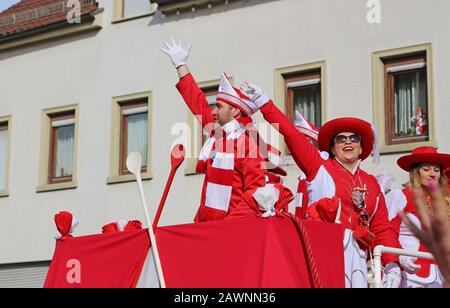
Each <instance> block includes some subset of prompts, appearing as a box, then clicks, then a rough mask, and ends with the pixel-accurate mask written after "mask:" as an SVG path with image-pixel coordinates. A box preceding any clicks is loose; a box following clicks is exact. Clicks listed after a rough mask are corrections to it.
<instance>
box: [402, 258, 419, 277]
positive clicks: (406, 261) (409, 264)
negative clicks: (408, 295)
mask: <svg viewBox="0 0 450 308" xmlns="http://www.w3.org/2000/svg"><path fill="white" fill-rule="evenodd" d="M398 259H399V261H400V265H401V266H402V268H403V269H404V270H405V272H407V273H408V274H415V273H417V272H418V271H419V270H420V265H418V264H416V263H414V261H416V260H417V258H414V257H407V256H399V257H398Z"/></svg>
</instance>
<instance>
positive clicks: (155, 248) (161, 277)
mask: <svg viewBox="0 0 450 308" xmlns="http://www.w3.org/2000/svg"><path fill="white" fill-rule="evenodd" d="M136 179H137V182H138V185H139V193H140V195H141V200H142V205H143V207H144V213H145V219H146V220H147V226H148V235H149V236H150V241H151V248H153V254H154V256H155V264H156V269H157V271H158V277H159V282H160V284H161V288H164V289H165V288H166V281H165V280H164V274H163V271H162V266H161V260H160V258H159V252H158V246H157V244H156V237H155V233H154V232H153V227H152V226H153V223H152V220H151V218H150V214H149V213H148V208H147V201H145V195H144V188H143V186H142V179H141V175H140V173H137V174H136Z"/></svg>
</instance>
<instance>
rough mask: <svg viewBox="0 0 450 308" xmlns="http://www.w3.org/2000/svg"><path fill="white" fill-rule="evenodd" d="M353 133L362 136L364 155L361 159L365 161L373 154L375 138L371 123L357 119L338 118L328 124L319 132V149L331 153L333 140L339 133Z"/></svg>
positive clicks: (362, 154)
mask: <svg viewBox="0 0 450 308" xmlns="http://www.w3.org/2000/svg"><path fill="white" fill-rule="evenodd" d="M343 132H351V133H354V134H358V135H360V136H361V146H362V153H361V155H360V157H359V158H360V159H361V160H364V159H366V158H367V157H369V155H370V154H371V153H372V150H373V147H374V142H375V136H374V133H373V130H372V126H371V125H370V123H368V122H366V121H363V120H360V119H356V118H338V119H334V120H331V121H329V122H327V123H326V124H325V125H323V126H322V128H321V129H320V130H319V149H320V151H325V152H328V153H331V140H332V139H333V138H334V137H336V135H338V134H339V133H343Z"/></svg>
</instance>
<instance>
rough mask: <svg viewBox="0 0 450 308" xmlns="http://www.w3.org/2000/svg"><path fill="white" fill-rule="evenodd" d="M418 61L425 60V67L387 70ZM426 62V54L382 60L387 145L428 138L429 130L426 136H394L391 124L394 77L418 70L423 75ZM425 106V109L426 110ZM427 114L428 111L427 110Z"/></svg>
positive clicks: (423, 140)
mask: <svg viewBox="0 0 450 308" xmlns="http://www.w3.org/2000/svg"><path fill="white" fill-rule="evenodd" d="M419 62H425V67H423V68H417V69H411V70H407V71H401V72H396V73H389V72H388V70H389V68H391V67H394V66H399V65H407V64H415V63H419ZM426 67H427V63H426V55H425V54H421V55H413V56H406V57H401V58H394V59H389V60H385V62H384V68H385V75H384V78H385V80H384V82H385V89H386V93H385V95H386V99H385V112H386V124H385V125H386V143H387V144H388V145H395V144H405V143H412V142H427V141H428V139H429V132H428V133H427V136H418V137H411V136H410V137H408V136H406V137H398V136H395V134H394V130H393V126H394V119H393V115H394V112H395V110H394V108H395V104H394V87H395V83H394V78H395V77H396V76H398V75H401V74H407V73H413V72H419V71H425V75H427V71H426ZM425 77H426V80H427V79H428V76H425ZM427 105H428V89H427ZM428 109H429V108H428V106H427V111H428ZM427 115H428V112H427Z"/></svg>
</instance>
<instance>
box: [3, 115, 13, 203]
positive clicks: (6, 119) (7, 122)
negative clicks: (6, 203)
mask: <svg viewBox="0 0 450 308" xmlns="http://www.w3.org/2000/svg"><path fill="white" fill-rule="evenodd" d="M11 122H12V116H10V115H8V116H3V117H0V131H6V132H7V141H6V142H7V143H6V144H7V145H6V165H5V187H4V189H0V198H6V197H9V172H10V163H11V161H10V160H11V127H12V123H11Z"/></svg>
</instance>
